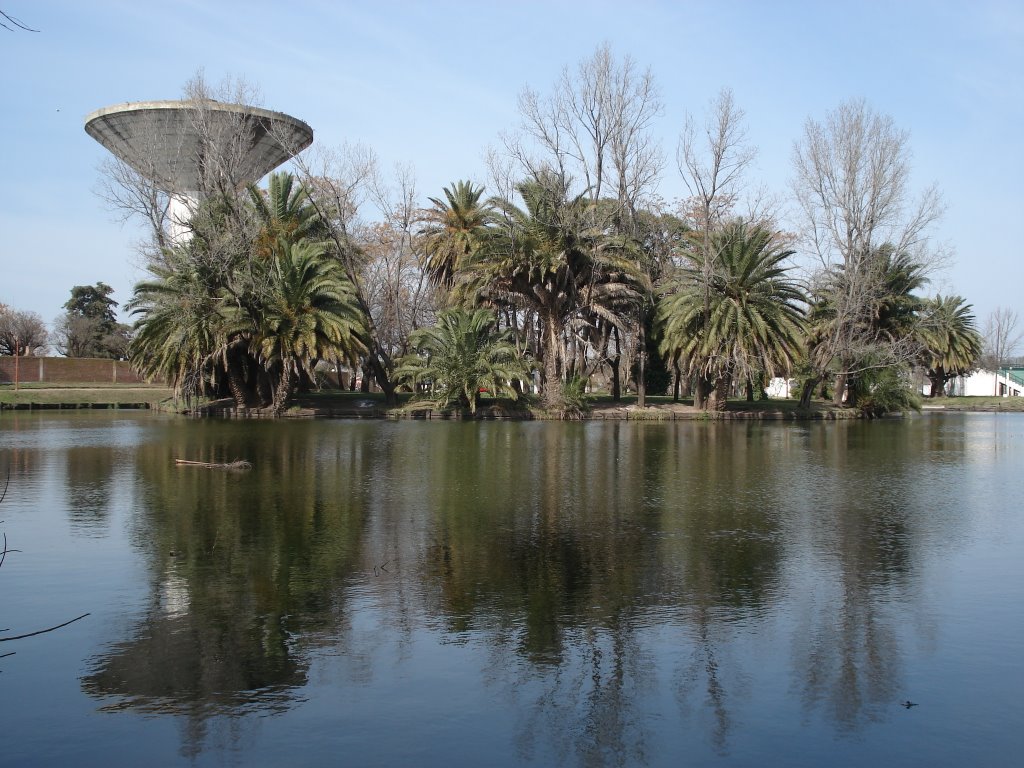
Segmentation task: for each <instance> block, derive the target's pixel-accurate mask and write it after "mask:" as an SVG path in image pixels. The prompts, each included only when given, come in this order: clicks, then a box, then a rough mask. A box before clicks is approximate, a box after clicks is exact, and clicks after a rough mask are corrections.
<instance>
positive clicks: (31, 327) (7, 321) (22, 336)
mask: <svg viewBox="0 0 1024 768" xmlns="http://www.w3.org/2000/svg"><path fill="white" fill-rule="evenodd" d="M48 338H49V337H48V334H47V332H46V324H45V323H44V322H43V318H42V317H40V316H39V315H38V314H37V313H35V312H28V311H22V310H17V309H11V308H10V307H8V306H7V305H6V304H0V355H14V354H19V355H42V354H46V349H47V341H48Z"/></svg>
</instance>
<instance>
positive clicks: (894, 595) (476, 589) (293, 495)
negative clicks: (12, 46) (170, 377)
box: [0, 413, 1024, 766]
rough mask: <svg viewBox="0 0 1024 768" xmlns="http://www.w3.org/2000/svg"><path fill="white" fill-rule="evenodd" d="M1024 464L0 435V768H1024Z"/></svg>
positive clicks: (151, 433)
mask: <svg viewBox="0 0 1024 768" xmlns="http://www.w3.org/2000/svg"><path fill="white" fill-rule="evenodd" d="M1022 437H1024V417H1021V416H1018V415H1013V414H1009V415H995V414H984V415H952V414H947V415H929V416H924V417H919V418H914V419H907V420H901V421H892V422H880V423H871V424H860V423H833V424H795V425H794V424H753V423H751V424H714V423H697V422H694V423H684V422H676V423H670V424H658V423H616V424H607V423H601V424H589V423H583V424H540V423H485V424H464V423H441V424H438V423H408V422H405V423H391V422H345V421H318V422H310V421H300V422H288V421H283V422H210V421H199V422H197V421H187V420H181V419H171V418H166V417H160V416H154V415H151V414H134V415H133V414H125V413H119V414H97V413H83V414H77V413H76V414H71V415H65V414H41V415H40V414H29V415H25V414H2V415H0V470H3V469H4V467H5V466H7V467H10V470H11V478H12V482H11V488H10V490H9V492H8V498H7V499H6V500H5V501H4V503H3V505H2V506H0V519H3V520H4V521H5V523H4V528H5V531H6V533H7V535H8V540H9V542H12V543H11V546H12V547H16V548H18V549H21V550H22V551H21V552H19V553H17V554H11V555H9V556H8V561H7V562H5V563H4V567H3V569H2V570H0V584H2V587H3V590H4V591H3V594H4V596H5V601H4V605H5V607H4V615H3V617H2V619H3V626H7V627H10V628H11V631H12V632H15V631H21V630H22V629H24V628H39V627H43V626H48V625H52V624H55V623H57V622H58V621H60V620H61V619H63V618H66V617H68V616H71V615H77V614H78V613H81V612H83V611H84V610H89V611H91V613H92V616H90V617H89V618H88V619H86V620H83V621H82V622H79V623H77V624H75V625H72V626H70V627H67V628H65V629H64V630H60V631H58V632H54V633H50V634H47V635H41V636H39V637H37V638H33V639H29V640H26V641H19V642H18V644H17V647H16V648H15V650H17V655H16V656H13V657H8V658H5V659H2V660H0V664H3V666H2V675H0V686H2V689H0V690H2V693H0V695H3V696H4V697H5V699H4V700H5V709H4V719H5V722H6V724H7V725H8V727H9V730H10V733H12V734H15V735H14V737H13V744H12V745H9V748H8V750H7V754H8V756H9V758H10V759H12V760H13V762H12V763H11V764H30V763H36V764H53V763H71V762H74V763H75V764H78V765H100V764H103V765H106V764H108V763H109V759H110V755H111V754H117V755H118V758H119V759H120V760H122V762H124V763H125V764H131V763H135V762H141V761H146V762H154V759H153V758H154V756H157V757H158V759H156V760H155V762H157V763H174V762H178V761H185V760H187V761H190V762H193V763H197V764H225V763H227V764H239V765H261V764H265V765H271V764H282V763H286V764H309V765H317V764H325V765H326V764H331V765H333V764H336V763H337V762H338V760H339V759H340V758H339V756H343V757H344V760H345V761H348V762H352V763H353V764H366V765H382V764H397V765H401V764H416V765H445V764H461V765H466V764H487V765H518V764H529V763H533V764H538V765H553V764H580V765H670V764H671V765H674V764H678V763H679V762H686V763H688V764H693V765H703V764H718V763H721V764H729V765H767V764H780V765H782V764H785V765H808V766H812V765H814V766H817V765H826V764H827V765H864V764H866V763H869V762H877V763H879V764H884V765H925V764H927V765H959V764H970V763H973V764H985V765H999V764H1008V763H1010V762H1011V761H1012V760H1014V759H1016V757H1017V755H1018V752H1019V750H1020V748H1021V747H1022V746H1024V744H1022V742H1021V737H1020V736H1019V727H1018V726H1017V725H1015V724H1016V723H1018V722H1019V720H1020V718H1021V716H1022V715H1024V709H1022V706H1021V704H1020V702H1019V695H1018V693H1017V691H1016V686H1015V685H1014V684H1013V682H1012V681H1019V680H1020V679H1022V673H1024V669H1022V667H1024V663H1022V660H1021V655H1020V653H1019V649H1018V648H1017V647H1016V646H1017V641H1018V640H1019V637H1020V635H1021V630H1022V629H1024V621H1022V616H1021V611H1020V607H1021V605H1022V602H1021V598H1022V597H1024V594H1022V584H1024V579H1022V578H1021V577H1022V576H1024V567H1022V562H1024V558H1022V557H1021V554H1022V544H1024V524H1022V522H1021V519H1020V516H1019V515H1018V513H1017V510H1016V508H1015V506H1014V504H1013V503H1012V500H1013V499H1015V498H1019V497H1020V492H1021V490H1022V487H1021V486H1022V481H1021V479H1020V472H1019V467H1020V466H1021V448H1020V446H1021V439H1022ZM174 458H189V459H193V460H200V461H232V460H234V459H238V458H244V459H247V460H249V461H250V462H252V464H253V466H254V468H253V470H252V471H251V472H247V473H233V472H222V471H216V470H214V471H211V470H207V469H199V468H192V467H189V468H185V467H175V466H174V462H173V460H174ZM5 645H6V644H5ZM0 648H2V646H0ZM3 650H6V649H3ZM907 700H913V702H914V703H915V704H917V706H914V707H911V708H907V707H904V706H902V705H903V704H904V703H905V702H906V701H907ZM58 727H59V728H60V729H61V731H62V733H64V738H62V739H59V740H55V739H54V738H53V732H54V729H55V728H58ZM0 762H2V760H0Z"/></svg>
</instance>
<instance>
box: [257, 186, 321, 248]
mask: <svg viewBox="0 0 1024 768" xmlns="http://www.w3.org/2000/svg"><path fill="white" fill-rule="evenodd" d="M249 199H250V201H251V202H252V207H253V211H254V212H255V214H256V218H257V221H258V224H259V232H258V233H257V236H256V243H255V248H254V250H255V252H256V255H257V256H259V257H261V258H264V259H269V258H270V257H271V255H272V252H273V250H274V248H275V247H276V246H277V241H278V240H279V239H280V238H284V239H285V240H287V241H288V242H291V243H297V242H299V241H300V240H303V239H310V240H322V239H324V234H325V233H324V223H323V220H322V219H321V218H320V215H319V214H318V213H317V210H316V207H315V206H313V205H312V204H311V203H310V202H309V194H308V192H307V190H306V188H305V187H304V186H302V185H301V184H296V179H295V177H294V176H293V175H292V174H290V173H287V172H279V173H272V174H270V181H269V182H268V184H267V191H266V193H264V192H263V191H262V190H261V189H260V188H259V187H257V186H256V185H255V184H254V185H252V186H250V187H249Z"/></svg>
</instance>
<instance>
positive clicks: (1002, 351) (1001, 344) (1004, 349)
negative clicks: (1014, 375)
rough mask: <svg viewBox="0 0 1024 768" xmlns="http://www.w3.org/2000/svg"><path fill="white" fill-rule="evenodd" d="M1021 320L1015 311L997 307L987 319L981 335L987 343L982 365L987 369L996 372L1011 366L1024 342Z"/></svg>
mask: <svg viewBox="0 0 1024 768" xmlns="http://www.w3.org/2000/svg"><path fill="white" fill-rule="evenodd" d="M1019 320H1020V318H1019V317H1018V315H1017V312H1016V311H1015V310H1012V309H1009V308H1004V307H997V308H996V309H994V310H993V311H992V312H990V313H989V315H988V317H987V318H985V327H984V330H983V331H982V334H981V335H982V338H983V339H984V341H985V351H984V352H983V353H982V356H981V364H982V365H983V366H984V367H985V368H988V369H991V370H994V369H997V368H1001V367H1003V366H1006V365H1009V364H1010V360H1011V359H1012V358H1013V357H1014V356H1015V355H1016V354H1017V350H1018V349H1019V348H1020V343H1021V341H1022V340H1024V332H1022V331H1021V330H1020V329H1019V327H1018V326H1019Z"/></svg>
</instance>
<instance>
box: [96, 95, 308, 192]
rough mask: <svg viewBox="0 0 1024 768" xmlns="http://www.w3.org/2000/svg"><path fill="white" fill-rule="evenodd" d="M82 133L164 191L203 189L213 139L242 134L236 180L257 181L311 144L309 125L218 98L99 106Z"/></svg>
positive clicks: (243, 182) (240, 136) (265, 110)
mask: <svg viewBox="0 0 1024 768" xmlns="http://www.w3.org/2000/svg"><path fill="white" fill-rule="evenodd" d="M85 131H86V133H88V134H89V135H90V136H92V137H93V138H94V139H96V141H98V142H99V143H100V144H102V145H103V146H104V147H106V148H107V149H108V150H110V151H111V152H112V153H113V154H114V155H116V156H117V157H119V158H120V159H121V160H123V161H124V162H125V163H127V164H128V165H130V166H131V167H132V168H134V169H135V170H136V171H138V172H139V173H141V174H142V175H143V176H145V177H147V178H149V179H150V180H151V181H153V182H155V183H156V184H157V186H159V187H160V188H161V189H163V190H164V191H165V192H170V193H174V194H189V193H192V194H194V193H195V192H196V190H199V189H201V188H202V185H201V174H202V163H203V158H204V156H205V155H206V153H207V152H208V151H210V147H209V146H208V144H209V142H210V141H211V137H214V136H228V135H230V136H233V137H235V139H236V140H237V139H238V138H242V139H243V142H242V145H241V146H237V147H234V148H233V150H232V151H233V152H235V151H237V152H238V155H239V156H238V158H237V160H238V165H237V169H236V170H237V178H236V181H238V183H240V184H250V183H254V182H257V181H259V180H260V179H261V178H263V177H264V176H265V175H266V174H268V173H269V172H270V171H272V170H273V169H274V168H276V167H277V166H279V165H280V164H281V163H283V162H285V161H286V160H288V159H290V158H292V157H293V156H295V155H296V154H298V153H299V152H301V151H302V150H303V149H305V148H306V147H308V146H309V145H310V144H312V143H313V129H312V128H310V127H309V126H308V125H307V124H306V123H304V122H302V121H301V120H298V119H296V118H294V117H291V116H290V115H286V114H284V113H282V112H272V111H270V110H268V109H259V108H257V107H250V106H245V105H242V104H225V103H222V102H219V101H212V100H210V101H201V102H196V101H137V102H131V103H127V104H117V105H115V106H112V107H105V108H103V109H98V110H96V111H95V112H93V113H92V114H90V115H88V116H86V118H85Z"/></svg>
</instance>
